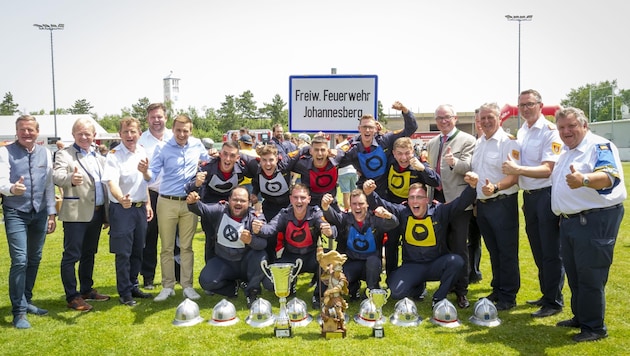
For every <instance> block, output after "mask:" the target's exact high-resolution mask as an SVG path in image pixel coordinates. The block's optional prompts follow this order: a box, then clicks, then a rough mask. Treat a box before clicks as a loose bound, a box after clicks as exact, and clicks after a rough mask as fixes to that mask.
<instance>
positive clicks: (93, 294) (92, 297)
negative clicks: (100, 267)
mask: <svg viewBox="0 0 630 356" xmlns="http://www.w3.org/2000/svg"><path fill="white" fill-rule="evenodd" d="M81 298H83V300H87V301H89V302H104V301H106V300H109V295H106V294H98V292H97V291H96V289H92V290H91V291H90V292H89V293H85V294H82V295H81Z"/></svg>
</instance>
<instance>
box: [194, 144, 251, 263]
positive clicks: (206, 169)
mask: <svg viewBox="0 0 630 356" xmlns="http://www.w3.org/2000/svg"><path fill="white" fill-rule="evenodd" d="M250 160H255V158H252V157H250V156H241V155H240V153H239V146H238V144H235V143H233V142H225V143H223V146H222V147H221V151H219V154H218V157H210V160H209V161H208V162H203V163H201V166H200V167H199V172H197V174H196V176H195V178H194V179H193V180H192V181H190V182H188V183H187V184H186V192H187V193H190V192H193V191H194V192H197V193H198V194H199V195H200V196H201V201H202V202H204V203H218V202H220V201H222V200H227V198H228V197H229V195H230V192H231V191H232V189H234V188H235V187H237V186H238V185H239V184H240V183H241V182H243V179H244V178H245V175H246V174H247V175H248V176H251V175H250V174H249V173H248V172H247V171H246V167H245V165H246V162H247V161H250ZM201 227H202V228H203V231H204V233H205V235H206V245H205V253H204V258H205V260H206V261H208V259H210V257H212V254H213V251H214V245H213V244H214V241H215V240H216V238H215V237H214V236H213V234H214V232H215V228H214V226H213V222H212V221H211V220H207V219H206V220H205V221H204V222H202V224H201Z"/></svg>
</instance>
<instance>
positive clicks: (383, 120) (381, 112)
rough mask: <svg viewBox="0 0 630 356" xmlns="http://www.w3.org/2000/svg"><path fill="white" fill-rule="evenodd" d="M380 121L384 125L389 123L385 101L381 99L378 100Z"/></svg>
mask: <svg viewBox="0 0 630 356" xmlns="http://www.w3.org/2000/svg"><path fill="white" fill-rule="evenodd" d="M377 110H378V114H377V115H378V121H379V122H380V123H381V124H383V125H387V115H385V111H384V110H383V103H382V102H381V101H380V100H379V101H378V107H377Z"/></svg>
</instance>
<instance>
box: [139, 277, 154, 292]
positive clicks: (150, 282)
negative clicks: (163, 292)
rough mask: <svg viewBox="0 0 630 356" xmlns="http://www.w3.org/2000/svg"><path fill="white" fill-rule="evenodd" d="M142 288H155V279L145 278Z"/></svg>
mask: <svg viewBox="0 0 630 356" xmlns="http://www.w3.org/2000/svg"><path fill="white" fill-rule="evenodd" d="M142 288H144V289H147V290H153V289H155V285H154V284H153V280H152V279H145V280H144V285H143V286H142Z"/></svg>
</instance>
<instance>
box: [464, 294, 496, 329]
mask: <svg viewBox="0 0 630 356" xmlns="http://www.w3.org/2000/svg"><path fill="white" fill-rule="evenodd" d="M468 320H470V322H471V323H473V324H475V325H479V326H489V327H493V326H498V325H501V319H499V312H498V311H497V307H496V306H495V305H494V304H493V303H492V302H491V301H490V300H489V299H488V298H481V299H479V301H477V303H475V307H474V310H473V315H471V316H470V318H469V319H468Z"/></svg>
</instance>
